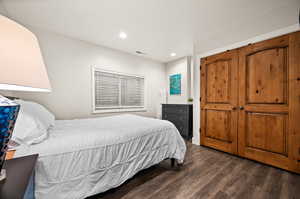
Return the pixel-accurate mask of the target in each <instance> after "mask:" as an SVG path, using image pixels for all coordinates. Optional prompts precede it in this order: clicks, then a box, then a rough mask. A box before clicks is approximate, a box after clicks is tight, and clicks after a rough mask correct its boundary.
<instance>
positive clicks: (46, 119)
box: [15, 100, 55, 130]
mask: <svg viewBox="0 0 300 199" xmlns="http://www.w3.org/2000/svg"><path fill="white" fill-rule="evenodd" d="M15 102H16V103H18V104H20V105H21V107H22V109H23V110H24V112H26V113H28V114H30V115H32V116H33V117H35V118H36V120H40V122H41V123H42V124H43V125H44V128H45V129H46V130H48V129H49V128H50V127H52V126H54V122H55V116H54V115H53V114H52V113H51V112H50V111H48V110H47V109H46V108H45V107H44V106H42V105H40V104H38V103H35V102H30V101H24V100H15Z"/></svg>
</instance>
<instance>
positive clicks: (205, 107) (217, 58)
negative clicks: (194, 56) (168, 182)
mask: <svg viewBox="0 0 300 199" xmlns="http://www.w3.org/2000/svg"><path fill="white" fill-rule="evenodd" d="M237 58H238V56H237V51H230V52H226V53H222V54H218V55H214V56H211V57H207V58H205V59H202V60H201V133H200V134H201V140H200V141H201V145H204V146H208V147H212V148H215V149H219V150H222V151H226V152H229V153H233V154H237V112H236V107H237V91H238V90H237V88H238V87H237V83H238V82H237Z"/></svg>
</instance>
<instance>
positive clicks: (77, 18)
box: [0, 0, 300, 62]
mask: <svg viewBox="0 0 300 199" xmlns="http://www.w3.org/2000/svg"><path fill="white" fill-rule="evenodd" d="M0 1H1V0H0ZM2 3H3V6H4V7H5V9H6V10H7V12H8V15H9V16H10V17H11V18H13V19H15V20H16V21H19V22H20V23H23V24H28V25H31V26H35V27H39V28H43V29H47V30H50V31H53V32H57V33H60V34H64V35H67V36H71V37H74V38H77V39H81V40H85V41H88V42H92V43H95V44H99V45H102V46H107V47H110V48H114V49H118V50H122V51H125V52H129V53H134V52H135V51H136V50H139V51H143V52H145V53H147V57H149V58H152V59H156V60H158V61H162V62H167V61H171V60H173V59H177V58H178V57H182V56H186V55H191V54H192V53H193V50H194V48H195V52H196V53H203V52H205V51H208V50H212V49H215V48H219V47H223V46H224V45H229V44H232V43H235V42H239V41H243V40H246V39H248V38H251V37H254V36H256V35H259V34H264V33H267V32H270V31H274V30H277V29H280V28H283V27H287V26H290V25H294V24H296V23H297V19H298V10H299V7H300V0H2ZM120 31H124V32H126V33H127V34H128V38H127V39H126V40H120V39H119V37H118V34H119V32H120ZM171 52H176V54H177V56H176V57H170V53H171Z"/></svg>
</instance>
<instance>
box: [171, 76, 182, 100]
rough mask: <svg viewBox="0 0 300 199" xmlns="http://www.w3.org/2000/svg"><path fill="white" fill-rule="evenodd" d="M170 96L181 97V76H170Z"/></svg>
mask: <svg viewBox="0 0 300 199" xmlns="http://www.w3.org/2000/svg"><path fill="white" fill-rule="evenodd" d="M170 95H181V74H176V75H171V76H170Z"/></svg>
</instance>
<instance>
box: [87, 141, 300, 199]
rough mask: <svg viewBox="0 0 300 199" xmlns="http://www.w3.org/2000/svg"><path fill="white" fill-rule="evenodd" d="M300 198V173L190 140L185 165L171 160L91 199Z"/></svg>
mask: <svg viewBox="0 0 300 199" xmlns="http://www.w3.org/2000/svg"><path fill="white" fill-rule="evenodd" d="M119 198H121V199H150V198H151V199H152V198H153V199H174V198H177V199H181V198H183V199H192V198H193V199H194V198H238V199H244V198H255V199H260V198H261V199H265V198H270V199H271V198H272V199H276V198H288V199H293V198H294V199H296V198H299V199H300V175H297V174H293V173H289V172H286V171H283V170H280V169H276V168H274V167H270V166H266V165H263V164H260V163H257V162H254V161H250V160H246V159H242V158H239V157H235V156H231V155H228V154H226V153H223V152H219V151H215V150H212V149H208V148H204V147H200V146H195V145H192V144H190V143H188V152H187V156H186V161H185V164H184V166H183V167H181V168H180V169H179V168H175V169H174V168H173V169H172V168H170V161H164V162H162V163H161V164H159V165H156V166H153V167H151V168H149V169H147V170H144V171H142V172H140V173H138V174H137V175H136V176H135V177H134V178H132V179H131V180H128V181H127V182H126V183H125V184H123V185H122V186H120V187H118V188H116V189H113V190H110V191H107V192H105V193H102V194H99V195H97V196H94V197H90V198H89V199H119Z"/></svg>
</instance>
